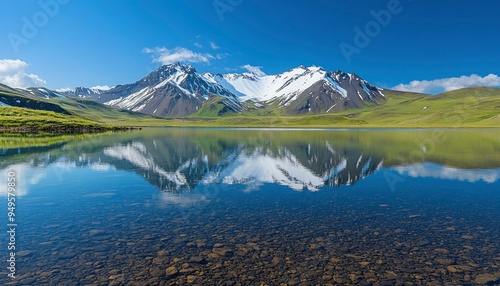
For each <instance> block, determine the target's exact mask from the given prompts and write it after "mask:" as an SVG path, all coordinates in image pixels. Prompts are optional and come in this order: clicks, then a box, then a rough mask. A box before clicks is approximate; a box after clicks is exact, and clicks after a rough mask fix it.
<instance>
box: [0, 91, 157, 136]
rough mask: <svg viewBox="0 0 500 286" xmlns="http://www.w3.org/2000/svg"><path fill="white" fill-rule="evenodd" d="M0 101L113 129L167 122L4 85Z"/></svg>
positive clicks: (97, 104)
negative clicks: (47, 111) (51, 112)
mask: <svg viewBox="0 0 500 286" xmlns="http://www.w3.org/2000/svg"><path fill="white" fill-rule="evenodd" d="M0 99H2V101H3V102H5V103H7V104H9V105H11V106H16V105H20V106H28V107H29V108H30V109H35V110H49V111H55V112H57V113H56V114H67V115H71V116H74V117H75V120H78V119H85V120H87V121H92V122H94V124H106V125H113V126H158V125H165V120H163V119H158V118H154V117H152V116H149V115H144V114H139V113H135V112H130V111H123V110H119V109H116V108H112V107H109V106H106V105H104V104H101V103H97V102H95V101H91V100H85V99H78V98H51V99H44V98H39V97H35V96H33V95H31V94H29V93H26V92H22V91H19V90H15V89H11V88H8V87H6V86H3V85H0ZM18 102H19V103H18ZM34 115H35V117H34V119H36V114H34ZM0 120H1V119H0Z"/></svg>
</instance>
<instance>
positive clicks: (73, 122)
mask: <svg viewBox="0 0 500 286" xmlns="http://www.w3.org/2000/svg"><path fill="white" fill-rule="evenodd" d="M106 129H111V126H108V125H104V124H100V123H96V122H93V121H89V120H86V119H82V118H79V117H75V116H70V115H64V114H60V113H56V112H52V111H42V110H32V109H27V108H20V107H1V108H0V130H3V131H36V132H56V131H61V132H75V131H85V132H87V131H101V130H106Z"/></svg>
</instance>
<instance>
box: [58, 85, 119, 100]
mask: <svg viewBox="0 0 500 286" xmlns="http://www.w3.org/2000/svg"><path fill="white" fill-rule="evenodd" d="M108 90H109V88H96V87H91V88H88V87H83V86H79V87H76V88H74V89H70V88H65V89H60V90H57V92H59V93H61V94H64V95H66V96H74V97H82V98H87V97H93V96H96V95H101V94H104V93H106V92H108Z"/></svg>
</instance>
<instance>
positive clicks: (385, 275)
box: [0, 129, 500, 285]
mask: <svg viewBox="0 0 500 286" xmlns="http://www.w3.org/2000/svg"><path fill="white" fill-rule="evenodd" d="M1 154H2V155H1V156H2V157H1V162H0V169H1V173H2V174H3V175H2V176H3V177H2V178H1V179H0V183H1V184H2V186H6V184H7V183H6V180H7V172H8V171H9V170H14V171H15V172H16V177H17V179H18V181H19V182H18V185H17V195H18V200H17V209H16V218H17V223H18V227H17V233H16V235H17V236H16V255H17V257H16V258H17V260H16V270H17V273H16V274H17V275H16V276H17V277H18V278H17V280H11V279H10V278H8V277H7V274H8V271H6V270H5V267H2V270H3V272H2V273H1V275H2V276H0V283H2V284H5V283H8V282H11V283H13V284H18V283H19V284H36V285H44V284H45V285H78V283H80V284H90V285H92V284H94V285H99V284H103V285H105V284H108V283H109V284H115V285H121V284H126V283H130V284H131V285H134V284H135V285H144V284H150V285H154V284H159V285H171V284H182V285H184V284H187V283H191V284H199V285H226V284H227V285H237V284H242V285H259V284H261V283H263V284H266V285H280V283H287V284H289V285H299V284H300V283H304V285H326V284H328V283H330V284H333V285H348V284H361V285H370V283H371V285H394V284H397V283H402V285H403V284H404V285H410V284H411V283H413V284H414V285H421V284H430V285H433V284H434V285H478V284H487V283H489V284H490V285H494V284H495V283H496V284H498V283H499V281H498V280H499V279H500V252H499V249H500V226H499V224H498V221H499V218H500V208H499V207H498V206H499V205H500V204H499V203H500V191H499V190H500V188H499V187H500V158H499V154H500V132H498V131H491V130H488V131H426V130H419V131H396V130H342V131H338V130H328V131H306V130H294V131H287V130H237V129H222V130H220V129H213V130H206V129H200V130H197V129H189V130H185V129H146V130H142V131H136V132H127V133H118V134H111V135H109V134H106V135H97V136H92V137H89V138H86V139H75V140H74V141H71V142H67V143H60V144H57V145H54V146H51V147H50V146H49V147H43V148H23V149H4V150H3V152H2V153H1ZM4 189H5V188H4ZM4 189H2V196H1V197H0V198H3V199H4V200H5V201H6V200H7V197H6V196H5V190H4ZM3 220H4V221H5V224H6V223H7V214H5V215H4V219H3ZM5 224H4V225H5ZM7 240H8V237H7V236H6V235H5V232H3V233H2V241H5V242H6V241H7ZM5 244H6V243H5ZM2 255H3V257H5V259H3V260H4V261H5V260H6V259H7V258H8V252H7V251H6V247H5V248H4V251H3V252H2Z"/></svg>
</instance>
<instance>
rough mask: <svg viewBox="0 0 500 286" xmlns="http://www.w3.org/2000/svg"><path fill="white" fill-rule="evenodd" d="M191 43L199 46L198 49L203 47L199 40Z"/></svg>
mask: <svg viewBox="0 0 500 286" xmlns="http://www.w3.org/2000/svg"><path fill="white" fill-rule="evenodd" d="M193 45H195V46H196V47H198V48H200V49H203V45H202V44H200V43H199V42H196V43H194V44H193Z"/></svg>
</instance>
